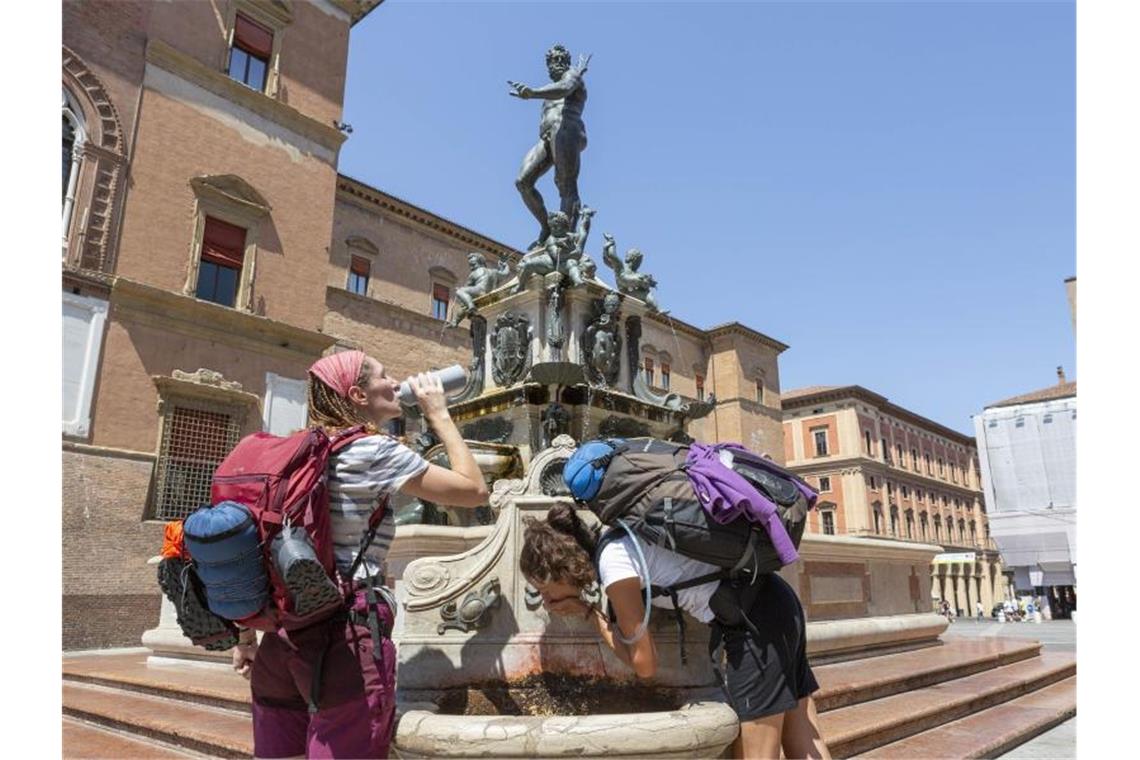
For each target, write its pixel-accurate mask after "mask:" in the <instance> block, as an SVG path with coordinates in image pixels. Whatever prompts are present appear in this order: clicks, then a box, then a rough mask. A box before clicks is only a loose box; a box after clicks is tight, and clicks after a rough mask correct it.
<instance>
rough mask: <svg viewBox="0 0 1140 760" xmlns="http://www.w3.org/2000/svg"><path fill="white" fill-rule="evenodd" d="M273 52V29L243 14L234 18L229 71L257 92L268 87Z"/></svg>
mask: <svg viewBox="0 0 1140 760" xmlns="http://www.w3.org/2000/svg"><path fill="white" fill-rule="evenodd" d="M272 54H273V32H272V31H270V30H269V29H266V28H265V27H264V26H262V25H261V24H258V23H257V22H256V21H251V20H250V19H249V18H247V17H245V16H243V15H242V14H240V13H239V14H237V17H236V18H235V19H234V37H233V45H232V46H231V47H230V65H229V75H230V78H231V79H236V80H237V81H239V82H241V83H242V84H244V85H246V86H248V87H251V88H253V89H255V90H257V91H258V92H262V91H264V90H265V80H266V72H268V70H269V58H270V56H271V55H272Z"/></svg>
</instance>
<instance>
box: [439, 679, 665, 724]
mask: <svg viewBox="0 0 1140 760" xmlns="http://www.w3.org/2000/svg"><path fill="white" fill-rule="evenodd" d="M681 701H682V700H681V698H680V695H679V694H678V693H677V690H676V689H668V688H661V687H652V686H644V685H635V684H628V685H627V684H621V683H614V682H612V681H604V680H600V679H593V678H582V677H576V676H561V675H536V676H530V677H528V678H525V679H521V680H519V681H514V682H511V683H492V684H483V685H478V686H470V687H468V688H466V689H454V690H450V691H448V692H447V693H445V694H443V695H442V696H440V697H439V698H437V699H436V700H435V702H436V704H437V705H439V708H440V712H441V713H444V714H447V715H535V716H549V715H608V714H614V713H627V712H658V711H668V710H675V709H677V708H678V707H680V705H681Z"/></svg>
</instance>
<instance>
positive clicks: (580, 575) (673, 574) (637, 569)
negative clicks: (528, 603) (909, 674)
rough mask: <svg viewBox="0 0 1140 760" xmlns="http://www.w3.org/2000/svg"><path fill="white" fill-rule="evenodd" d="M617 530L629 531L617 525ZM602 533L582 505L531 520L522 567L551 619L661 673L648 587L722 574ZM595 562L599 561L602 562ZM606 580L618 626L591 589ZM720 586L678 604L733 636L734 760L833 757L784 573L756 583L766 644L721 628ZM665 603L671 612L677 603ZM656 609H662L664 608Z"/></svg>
mask: <svg viewBox="0 0 1140 760" xmlns="http://www.w3.org/2000/svg"><path fill="white" fill-rule="evenodd" d="M610 530H620V529H619V528H611V529H610ZM599 538H602V537H601V536H599V535H597V534H596V533H595V532H594V531H592V530H590V529H589V528H588V527H587V526H586V525H585V523H583V522H582V520H581V518H579V517H578V515H577V513H576V512H575V511H574V508H573V507H572V506H570V505H568V504H559V505H556V506H554V507H552V508H551V509H550V511H549V512H548V513H547V518H546V520H545V521H540V520H534V519H531V520H530V522H529V523H528V525H527V527H526V529H525V532H524V535H523V548H522V552H521V554H520V557H519V564H520V567H521V570H522V573H523V575H524V576H525V577H526V578H527V580H528V581H529V582H530V584H531V585H532V586H533V587H534V588H535V589H537V590H538V592H539V593H540V594H541V596H542V604H543V606H544V607H545V608H546V610H547V611H549V612H550V613H552V614H555V615H565V616H578V617H581V618H585V619H586V620H588V621H590V622H591V623H592V624H593V626H594V627H595V629H596V631H597V633H598V636H599V637H600V638H601V639H602V641H603V642H604V643H605V645H606V646H608V647H609V648H610V649H612V650H613V652H614V654H616V655H617V657H618V658H619V659H620V660H621V661H622V662H624V663H625V664H626V665H628V666H630V667H631V668H632V669H633V671H634V673H636V674H637V675H638V677H640V678H652V677H653V676H654V675H655V674H656V672H657V668H658V655H657V648H656V645H655V644H654V641H653V635H652V634H651V633H650V632H649V630H648V629H647V627H646V625H645V620H646V608H645V586H644V582H648V583H649V584H650V585H651V586H669V585H673V584H678V583H680V582H682V581H683V580H685V579H698V578H700V577H702V576H705V575H707V574H709V573H710V572H714V573H715V571H716V570H717V568H716V567H714V566H712V565H709V564H707V563H704V562H700V561H698V560H695V559H692V558H689V557H684V556H682V555H680V554H678V553H676V552H673V551H671V550H669V549H667V548H665V547H663V546H656V545H652V544H649V543H646V542H637V543H635V542H634V539H633V537H632V536H631V535H621V536H620V537H616V538H614V537H612V536H606V537H605V540H604V541H603V542H602V549H601V551H600V552H599V551H598V548H597V547H598V543H599ZM595 559H596V561H597V564H596V565H595ZM595 581H597V583H598V584H599V585H600V586H601V587H602V589H603V590H604V591H605V594H606V597H607V598H608V599H609V602H610V605H611V607H612V611H613V613H614V615H613V616H614V617H615V618H616V620H614V621H613V622H611V620H610V618H609V617H607V616H606V615H605V614H604V613H603V612H602V610H601V609H599V608H598V607H597V606H595V605H592V604H590V603H588V602H586V601H585V600H584V599H583V598H582V592H583V591H584V590H585V589H587V588H588V587H590V586H591V585H593V584H594V582H595ZM720 587H721V586H720V584H719V583H718V582H717V581H712V582H709V583H705V584H703V585H698V586H693V587H690V588H684V589H680V590H678V591H677V592H676V604H677V606H678V607H680V608H681V609H683V610H684V611H686V612H688V613H689V614H690V615H692V616H693V617H694V618H696V619H697V620H698V621H700V622H702V623H706V624H710V625H712V626H713V628H714V636H715V635H717V634H718V632H719V633H721V634H722V635H723V637H724V644H725V653H726V655H727V656H726V664H727V667H726V669H725V672H724V682H725V688H726V691H727V692H728V696H729V699H730V701H731V702H732V704H733V706H734V708H735V709H736V711H737V714H738V715H739V717H740V734H739V735H738V737H737V739H736V742H735V743H734V744H733V757H737V758H742V757H747V758H779V757H781V754H780V752H781V749H782V750H783V756H784V757H794V758H830V757H831V755H830V752H829V751H828V749H827V745H826V743H825V742H824V740H823V738H822V736H821V734H820V729H819V718H818V716H817V714H816V708H815V702H814V701H813V700H812V697H811V694H812V692H814V691H816V690H817V689H818V688H819V685H818V683H817V682H816V680H815V676H814V675H813V674H812V671H811V667H810V666H809V665H808V661H807V635H806V628H805V622H804V612H803V607H802V606H801V605H800V602H799V599H797V598H796V595H795V592H794V591H792V589H791V587H790V586H789V585H788V584H787V583H786V582H785V581H784V580H783V579H782V578H781V577H780V576H779V575H778V574H776V573H766V574H762V575H759V576H757V580H756V596H755V600H754V601H753V602H752V603H751V604H750V605H749V608H748V609H740V611H741V612H742V613H743V614H746V615H748V617H749V619H750V620H751V621H752V622H753V623H754V627H755V628H756V629H757V630H758V632H759V633H760V636H761V638H762V640H758V639H757V638H756V636H755V634H753V633H750V632H748V631H746V630H744V629H740V630H739V631H734V630H731V629H724V628H722V629H719V630H718V628H717V626H719V625H720V624H719V623H718V622H716V617H717V616H716V615H715V614H714V612H713V609H712V607H711V606H710V603H711V602H712V600H713V596H714V594H715V593H716V592H717V590H718V588H720ZM662 601H663V602H664V604H663V606H666V607H669V608H672V602H668V601H665V600H664V599H662ZM655 606H656V605H655Z"/></svg>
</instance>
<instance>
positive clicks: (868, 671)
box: [812, 638, 1041, 713]
mask: <svg viewBox="0 0 1140 760" xmlns="http://www.w3.org/2000/svg"><path fill="white" fill-rule="evenodd" d="M1040 652H1041V643H1040V642H1038V641H1033V640H1028V639H1023V640H1019V639H996V638H994V639H952V640H949V641H946V642H944V643H941V644H939V645H937V646H933V647H926V648H923V649H918V650H914V651H910V652H903V653H900V654H889V655H880V656H876V657H866V658H863V659H859V660H849V661H846V662H840V663H835V664H833V665H816V666H813V667H812V671H813V672H814V673H815V677H816V680H817V681H819V686H820V688H819V691H817V692H816V693H815V695H814V696H815V704H816V709H817V710H819V712H821V713H822V712H826V711H828V710H834V709H837V708H840V707H844V706H847V705H853V704H858V703H860V702H867V701H870V700H872V699H880V698H882V697H888V696H890V695H892V694H898V693H900V692H904V691H910V690H911V689H918V688H922V687H924V686H933V685H934V684H937V683H942V682H944V681H951V680H954V679H956V678H963V677H965V676H968V675H972V674H974V673H980V672H982V671H984V670H990V669H992V668H997V667H1001V666H1003V665H1009V664H1011V663H1014V662H1019V661H1021V660H1027V659H1029V658H1031V657H1036V656H1037V655H1038V654H1039V653H1040Z"/></svg>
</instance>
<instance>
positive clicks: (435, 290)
mask: <svg viewBox="0 0 1140 760" xmlns="http://www.w3.org/2000/svg"><path fill="white" fill-rule="evenodd" d="M450 301H451V291H450V290H449V289H448V287H447V286H446V285H440V284H439V283H435V284H434V285H432V288H431V315H432V316H433V317H435V318H436V319H440V320H444V319H447V304H448V302H450Z"/></svg>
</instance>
